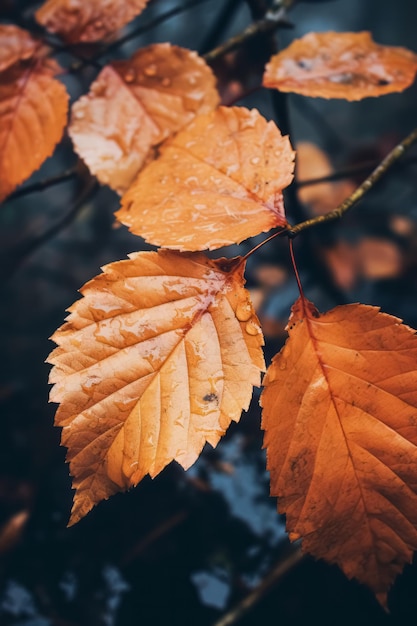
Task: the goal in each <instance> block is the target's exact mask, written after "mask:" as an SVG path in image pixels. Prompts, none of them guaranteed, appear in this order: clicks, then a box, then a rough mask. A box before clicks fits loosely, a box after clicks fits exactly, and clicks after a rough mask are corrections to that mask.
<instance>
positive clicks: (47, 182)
mask: <svg viewBox="0 0 417 626" xmlns="http://www.w3.org/2000/svg"><path fill="white" fill-rule="evenodd" d="M77 172H78V168H77V167H71V168H70V169H68V170H65V172H61V174H57V175H56V176H51V177H49V178H45V179H44V180H40V181H39V182H37V183H33V184H32V185H27V186H26V187H21V188H20V189H17V190H16V191H14V192H13V193H12V194H10V196H8V197H7V198H6V200H4V202H8V201H9V200H16V199H17V198H21V197H22V196H26V195H28V194H30V193H35V192H36V191H44V189H48V187H53V186H54V185H58V184H59V183H64V182H65V181H67V180H71V179H72V178H74V177H75V176H76V175H77Z"/></svg>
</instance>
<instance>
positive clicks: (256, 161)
mask: <svg viewBox="0 0 417 626" xmlns="http://www.w3.org/2000/svg"><path fill="white" fill-rule="evenodd" d="M259 161H260V159H259V157H252V158H251V160H250V162H251V163H252V165H258V163H259Z"/></svg>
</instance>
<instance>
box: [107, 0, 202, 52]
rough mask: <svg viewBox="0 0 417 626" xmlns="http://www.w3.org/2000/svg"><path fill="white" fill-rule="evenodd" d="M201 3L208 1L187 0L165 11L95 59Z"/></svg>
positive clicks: (108, 47)
mask: <svg viewBox="0 0 417 626" xmlns="http://www.w3.org/2000/svg"><path fill="white" fill-rule="evenodd" d="M203 2H208V0H189V1H188V2H184V3H183V4H182V5H181V6H178V7H174V8H173V9H171V10H170V11H166V13H162V15H158V16H157V17H155V18H154V19H153V20H150V21H149V22H147V23H146V24H144V25H143V26H139V27H138V28H136V29H135V30H132V31H131V32H130V33H127V34H126V35H124V37H120V39H117V40H116V41H114V42H112V43H111V44H109V45H108V46H106V47H105V48H104V49H103V50H101V51H100V53H99V54H98V55H97V56H96V58H97V59H99V58H100V57H102V56H104V55H105V54H107V53H108V52H110V51H112V50H116V49H117V48H120V46H123V44H125V43H126V42H127V41H130V40H131V39H134V38H135V37H139V35H142V34H143V33H146V32H148V30H151V29H152V28H155V26H159V24H162V23H163V22H165V21H166V20H168V19H170V18H171V17H175V16H176V15H179V14H180V13H184V11H188V9H192V8H193V7H195V6H198V5H199V4H202V3H203Z"/></svg>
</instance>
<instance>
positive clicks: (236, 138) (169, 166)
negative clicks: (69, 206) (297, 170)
mask: <svg viewBox="0 0 417 626" xmlns="http://www.w3.org/2000/svg"><path fill="white" fill-rule="evenodd" d="M293 159H294V152H293V151H292V149H291V145H290V142H289V139H288V137H283V136H282V135H281V133H280V131H279V130H278V128H277V127H276V126H275V124H274V123H273V122H267V121H266V120H265V119H264V118H263V117H262V116H261V114H260V113H259V112H258V111H257V110H256V109H253V110H252V111H249V110H248V109H245V108H243V107H231V108H228V107H220V108H219V109H217V111H214V112H212V113H209V114H208V115H201V116H199V117H197V118H196V119H195V120H194V121H193V122H192V123H191V124H190V125H189V126H188V127H187V128H186V129H185V130H183V131H181V132H180V133H178V135H176V136H175V137H174V138H173V139H172V140H170V141H169V142H167V143H166V144H165V145H164V146H163V148H162V156H161V157H160V158H159V159H158V160H157V161H154V162H153V163H151V164H150V165H148V167H146V168H145V169H144V170H143V171H142V172H141V173H140V174H139V176H138V177H137V179H136V180H135V182H134V183H133V185H132V187H131V188H130V189H129V191H128V192H127V193H126V194H125V196H124V197H123V199H122V208H121V209H120V210H119V211H118V213H117V214H116V216H117V218H118V219H119V220H120V221H121V222H122V223H123V224H126V225H127V226H129V229H130V230H131V231H132V232H133V233H135V234H136V235H141V236H142V237H144V239H146V240H147V241H149V242H150V243H153V244H155V245H160V246H164V247H167V248H172V249H177V250H204V249H206V248H208V249H210V250H212V249H215V248H220V247H221V246H226V245H229V244H233V243H239V242H240V241H242V240H243V239H247V238H248V237H253V236H254V235H257V234H258V233H260V232H263V231H268V230H270V229H271V228H274V227H275V226H283V225H284V224H285V223H286V221H285V214H284V205H283V199H282V189H283V188H284V187H286V186H287V185H289V184H290V182H291V180H292V178H293V169H294V163H293Z"/></svg>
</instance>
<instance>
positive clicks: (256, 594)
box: [213, 548, 304, 626]
mask: <svg viewBox="0 0 417 626" xmlns="http://www.w3.org/2000/svg"><path fill="white" fill-rule="evenodd" d="M303 557H304V555H303V553H302V552H301V548H295V549H294V550H293V551H292V552H291V553H290V554H289V555H288V556H287V558H285V559H284V560H282V561H280V562H279V563H278V565H277V566H276V567H274V569H273V570H271V571H270V572H269V574H267V575H266V576H265V578H264V579H263V580H262V581H261V583H260V584H259V585H258V586H257V587H256V588H255V589H254V590H253V591H252V592H251V593H250V594H249V595H247V596H246V598H244V599H243V600H242V601H241V602H240V603H239V604H238V605H237V606H235V607H234V609H232V610H231V611H229V613H226V615H224V616H223V617H221V618H220V619H219V620H218V621H217V622H216V623H215V624H213V626H230V625H231V624H235V623H236V622H237V621H238V620H240V619H241V618H242V617H243V616H244V615H245V614H246V613H247V612H248V611H249V610H250V609H252V607H254V606H255V605H256V604H257V603H258V602H259V601H260V600H262V598H263V597H264V596H265V594H266V593H267V592H268V591H269V590H270V589H271V588H272V587H273V586H274V585H275V584H276V583H277V582H278V581H279V580H280V579H281V578H282V577H283V576H285V574H287V573H288V572H289V571H290V570H291V569H292V568H293V567H295V566H296V565H298V563H300V562H301V560H302V559H303Z"/></svg>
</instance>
